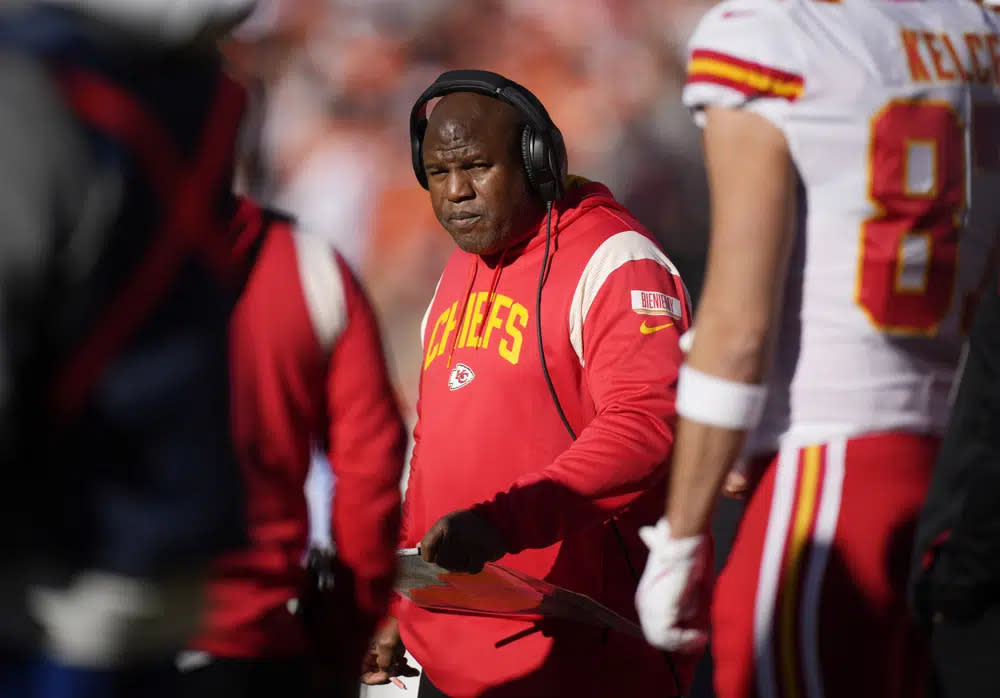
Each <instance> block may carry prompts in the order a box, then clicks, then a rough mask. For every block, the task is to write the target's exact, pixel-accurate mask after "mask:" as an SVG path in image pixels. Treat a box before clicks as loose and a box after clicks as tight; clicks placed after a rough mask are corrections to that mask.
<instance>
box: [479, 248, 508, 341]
mask: <svg viewBox="0 0 1000 698" xmlns="http://www.w3.org/2000/svg"><path fill="white" fill-rule="evenodd" d="M508 249H510V248H509V247H505V248H504V251H503V252H501V253H500V259H499V261H497V266H496V268H495V269H494V270H493V278H492V279H491V280H490V292H489V295H487V296H486V309H485V310H484V311H483V322H484V323H486V322H489V317H490V313H491V312H493V299H494V298H496V295H497V286H499V285H500V271H501V270H502V269H503V260H504V257H506V256H507V250H508ZM485 334H486V333H485V332H483V331H482V328H480V331H479V339H477V340H476V349H481V348H482V346H483V335H485Z"/></svg>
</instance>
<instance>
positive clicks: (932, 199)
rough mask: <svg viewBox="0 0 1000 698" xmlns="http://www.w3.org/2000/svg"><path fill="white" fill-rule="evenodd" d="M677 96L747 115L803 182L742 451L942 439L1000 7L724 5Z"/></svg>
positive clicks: (994, 184)
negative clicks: (753, 423) (784, 442)
mask: <svg viewBox="0 0 1000 698" xmlns="http://www.w3.org/2000/svg"><path fill="white" fill-rule="evenodd" d="M690 49H691V53H690V62H689V64H688V78H687V84H686V86H685V88H684V102H685V104H686V105H687V106H689V107H690V108H691V109H692V110H693V111H694V113H695V117H696V120H700V116H702V114H701V111H702V109H704V108H705V107H709V106H713V105H717V106H724V107H730V108H740V109H749V110H752V111H754V112H756V113H758V114H760V115H761V116H763V117H765V118H767V119H768V120H770V121H771V122H772V123H773V124H775V125H776V126H777V127H778V128H780V129H781V131H782V132H783V133H784V135H785V137H786V139H787V142H788V145H789V149H790V151H791V154H792V158H793V160H794V162H795V166H796V168H797V170H798V174H799V177H800V180H801V190H800V196H799V201H800V214H801V215H800V221H799V229H798V233H797V238H796V241H795V247H794V251H793V257H792V262H791V265H790V271H789V273H788V279H787V281H786V285H785V296H784V305H783V309H782V319H781V327H780V335H779V340H778V347H779V348H778V351H777V355H776V357H775V363H774V365H773V367H772V368H771V372H770V376H769V385H770V393H769V398H768V406H767V409H766V411H765V417H764V420H763V422H762V424H761V427H760V428H759V429H758V431H757V433H756V434H754V435H752V436H751V439H750V441H751V450H758V449H762V448H771V447H773V446H775V445H777V443H778V442H779V441H780V440H781V439H783V438H794V439H803V440H818V439H825V438H830V437H833V436H838V435H857V434H861V433H867V432H877V431H885V430H906V431H916V432H922V433H940V432H941V431H942V430H943V429H944V426H945V423H946V419H947V415H948V409H949V405H948V392H949V388H950V386H951V383H952V380H953V378H954V374H955V370H956V366H957V363H958V360H959V355H960V352H961V347H962V344H963V341H964V330H965V329H966V325H967V322H968V319H969V317H968V316H969V315H970V312H969V311H970V309H971V308H972V307H973V305H974V300H975V299H974V294H975V291H976V290H977V288H978V287H979V285H980V283H981V281H982V280H983V278H984V274H985V273H986V271H987V265H988V258H989V256H990V254H991V252H992V249H993V243H994V239H995V236H996V232H997V230H998V222H1000V16H998V15H997V14H995V13H994V12H993V11H991V10H990V9H988V8H984V7H982V6H981V5H979V4H977V3H975V2H973V1H972V0H895V1H892V0H728V1H727V2H723V3H721V4H719V5H717V6H716V7H714V8H713V9H712V10H710V11H709V12H708V14H707V15H706V16H705V17H704V18H703V19H702V21H701V23H700V24H699V26H698V28H697V29H696V31H695V33H694V36H693V37H692V39H691V43H690Z"/></svg>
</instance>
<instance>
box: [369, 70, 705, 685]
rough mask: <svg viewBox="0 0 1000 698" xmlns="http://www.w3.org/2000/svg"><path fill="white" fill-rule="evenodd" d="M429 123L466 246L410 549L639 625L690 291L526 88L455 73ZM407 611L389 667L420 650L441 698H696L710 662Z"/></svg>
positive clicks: (429, 351)
mask: <svg viewBox="0 0 1000 698" xmlns="http://www.w3.org/2000/svg"><path fill="white" fill-rule="evenodd" d="M442 95H443V97H442V99H441V100H440V102H438V104H437V106H436V107H435V108H434V110H433V112H432V113H431V115H430V118H429V120H428V119H427V118H426V117H425V116H424V115H425V114H426V110H425V105H426V103H427V101H428V100H430V99H432V98H434V97H438V96H442ZM411 127H412V131H411V132H412V134H413V143H414V151H415V152H414V168H415V170H416V174H417V178H418V179H419V180H420V181H421V183H422V184H424V185H425V186H426V187H427V188H428V189H429V191H430V197H431V203H432V206H433V208H434V212H435V214H436V215H437V218H438V220H439V221H440V222H441V225H442V226H443V227H444V228H445V229H446V230H447V231H448V233H449V234H450V235H451V236H452V238H454V240H455V243H456V244H457V246H458V248H459V249H458V250H457V251H456V252H455V254H454V255H453V256H452V258H451V259H450V260H449V262H448V265H447V266H446V268H445V270H444V273H443V275H442V277H441V280H440V282H439V284H438V288H437V291H436V293H435V295H434V299H433V300H432V302H431V304H430V307H429V308H428V311H427V314H426V316H425V318H424V323H423V348H424V361H423V372H422V375H421V382H420V396H419V402H418V422H417V426H416V430H415V433H414V438H415V449H414V453H413V458H412V461H411V473H410V480H409V489H408V492H407V496H406V502H405V504H404V515H403V518H404V522H403V529H404V534H403V545H404V546H407V547H413V546H417V545H418V544H419V546H420V547H421V550H422V555H423V557H424V559H426V560H428V561H433V562H436V563H437V564H439V565H441V566H443V567H446V568H448V569H451V570H458V571H476V570H478V569H481V568H482V566H483V564H484V563H485V562H487V561H497V560H499V561H500V563H501V564H504V565H507V566H509V567H511V568H514V569H517V570H520V571H523V572H525V573H527V574H529V575H533V576H535V577H539V578H544V579H546V580H548V581H550V582H552V583H554V584H558V585H560V586H564V587H568V588H569V589H572V590H574V591H577V592H581V593H584V594H587V595H589V596H591V597H593V598H594V599H596V600H597V601H599V602H601V603H603V604H605V605H606V606H608V607H610V608H612V609H614V610H615V611H617V612H618V613H621V614H622V615H625V616H626V617H629V618H631V619H633V620H634V619H635V618H636V615H635V611H634V609H633V606H632V602H631V599H632V596H633V594H634V591H635V587H636V583H637V580H638V577H637V574H636V571H637V570H638V569H640V568H641V566H642V564H643V563H644V561H645V553H644V546H643V545H642V543H641V542H640V541H639V538H638V534H637V529H638V528H639V527H640V526H642V525H645V524H648V523H649V522H652V521H655V520H656V518H657V516H658V513H659V512H658V511H657V501H658V499H659V498H660V497H662V496H663V494H664V487H665V484H664V483H665V479H666V474H667V471H666V468H665V466H664V463H665V461H666V460H667V457H668V455H669V453H670V448H671V444H672V440H673V434H672V429H673V423H674V418H675V414H674V393H675V385H676V382H677V371H678V366H679V364H680V362H681V350H680V348H679V347H678V338H679V337H680V335H681V333H683V332H684V331H685V330H686V329H687V327H688V323H689V321H690V317H689V314H690V310H689V308H688V301H687V298H686V294H685V290H684V286H683V283H682V282H681V279H680V277H679V276H678V274H677V271H676V269H675V268H674V266H673V265H672V264H671V262H670V260H669V259H667V257H666V255H665V254H664V253H663V251H662V250H661V249H660V248H659V246H658V245H657V243H656V242H655V241H654V240H653V238H652V237H651V235H650V234H649V233H648V232H647V231H646V230H645V229H644V228H643V227H642V226H641V225H640V224H639V222H638V221H636V220H635V219H634V218H633V217H632V216H631V215H630V214H629V212H628V211H626V210H625V209H624V207H622V206H621V204H619V203H618V202H617V201H615V200H614V198H613V197H612V195H611V193H610V192H609V191H608V190H607V188H605V187H604V186H603V185H601V184H597V183H591V182H585V181H583V180H581V179H580V178H575V177H566V175H565V171H566V170H565V167H566V165H565V163H566V156H565V147H564V146H563V144H562V138H561V136H560V135H559V132H558V130H557V129H556V127H555V126H554V124H552V122H551V120H550V119H549V116H548V114H547V113H546V112H545V109H544V107H542V105H541V104H540V103H539V102H538V100H537V99H536V98H534V96H533V95H531V93H529V92H528V91H527V90H525V89H524V88H522V87H520V86H519V85H516V84H514V83H512V82H510V81H508V80H506V79H505V78H503V77H501V76H498V75H496V74H493V73H485V72H482V71H454V72H452V73H446V74H445V75H443V76H441V78H439V79H438V81H437V82H436V83H435V84H434V85H432V86H431V88H430V89H429V90H428V91H427V92H425V93H424V95H423V96H422V97H421V99H420V100H419V101H418V102H417V105H416V106H415V107H414V117H413V120H412V122H411ZM543 267H544V268H545V269H546V272H545V274H544V277H543V280H544V287H543V289H542V290H541V292H540V290H539V280H540V275H541V273H542V270H543ZM539 293H541V295H540V299H539ZM539 308H540V312H539ZM539 330H541V332H542V336H543V338H544V340H543V341H540V340H539V336H538V333H539ZM539 344H541V345H542V346H543V347H544V356H540V353H539ZM549 381H551V389H550V387H549ZM557 405H558V409H557ZM619 533H620V536H619ZM394 612H395V617H396V618H397V619H398V634H396V633H397V631H396V624H395V623H393V622H390V623H388V624H387V625H386V627H385V628H384V629H383V632H382V633H381V635H382V637H381V642H380V643H379V651H378V652H377V653H376V654H377V655H380V656H378V660H379V664H380V666H381V667H382V668H383V669H385V670H386V673H388V674H391V673H393V670H394V668H396V667H398V665H399V662H398V661H395V662H394V660H395V659H396V657H398V647H399V645H398V642H399V637H400V636H401V638H402V641H403V643H405V646H406V648H407V649H408V650H409V651H410V652H411V653H412V654H413V656H414V657H415V658H416V659H417V661H419V662H420V664H421V665H422V666H423V669H424V674H423V676H422V678H421V687H420V696H441V695H446V696H454V697H456V698H457V697H458V696H480V695H486V696H563V695H566V696H612V695H623V696H624V695H640V694H645V693H647V692H649V691H655V692H656V693H657V695H680V694H681V693H682V692H683V690H684V689H685V688H686V687H687V685H688V684H689V682H690V678H691V676H692V673H693V670H694V662H695V661H696V659H697V657H687V658H682V657H677V658H674V660H673V662H672V663H671V662H670V661H669V658H668V657H665V656H663V655H661V654H660V653H659V652H658V651H656V650H654V649H653V648H651V647H650V646H648V645H646V644H645V643H644V642H642V640H640V639H634V638H631V637H626V636H624V635H618V634H607V633H605V632H603V631H601V630H595V629H592V628H590V627H588V626H584V625H580V624H576V623H572V622H562V621H553V620H546V621H545V622H544V623H543V626H542V627H543V632H534V633H532V632H530V630H531V629H532V623H530V622H525V621H523V620H513V619H505V618H487V617H479V616H468V615H452V614H442V613H432V612H428V611H425V610H422V609H420V608H417V607H415V606H414V605H413V604H411V603H409V602H408V601H405V600H401V601H400V602H399V603H398V604H397V605H396V607H395V608H394ZM515 636H518V637H519V639H513V641H509V642H506V643H501V646H500V647H497V643H500V641H502V640H505V639H507V640H511V638H514V637H515ZM394 648H395V649H396V652H395V653H394V652H393V649H394Z"/></svg>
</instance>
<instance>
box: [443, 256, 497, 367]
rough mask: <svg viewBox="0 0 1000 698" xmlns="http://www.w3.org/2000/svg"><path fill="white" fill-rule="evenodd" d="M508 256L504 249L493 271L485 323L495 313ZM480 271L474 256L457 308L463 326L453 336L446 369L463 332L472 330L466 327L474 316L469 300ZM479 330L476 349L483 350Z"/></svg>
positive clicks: (484, 318)
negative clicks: (501, 273)
mask: <svg viewBox="0 0 1000 698" xmlns="http://www.w3.org/2000/svg"><path fill="white" fill-rule="evenodd" d="M508 249H509V248H508ZM506 256H507V249H504V251H503V252H501V253H500V259H499V261H498V262H497V265H496V268H495V269H494V270H493V278H492V279H491V280H490V290H489V295H488V296H487V299H486V309H485V311H484V312H483V321H484V322H486V321H487V320H488V318H489V316H490V313H491V312H492V311H493V299H494V298H496V293H497V287H498V286H499V285H500V271H501V269H503V262H504V258H505V257H506ZM478 270H479V257H478V256H476V255H473V257H472V265H471V266H470V267H469V280H468V281H467V282H466V284H465V294H464V296H463V297H462V302H461V303H460V304H459V305H458V307H457V308H456V312H460V313H462V319H461V324H460V325H459V326H458V327H457V328H456V331H455V332H454V333H453V334H452V336H451V345H450V346H449V347H448V359H447V361H446V362H445V367H446V368H451V359H452V357H453V356H454V355H455V348H456V347H457V345H458V339H459V336H460V335H462V334H463V332H468V331H469V329H470V328H469V327H466V322H468V323H469V325H471V324H472V316H473V314H474V312H473V310H472V309H471V308H469V298H471V296H472V287H473V286H474V285H475V283H476V272H477V271H478ZM467 316H468V317H467ZM479 329H480V335H479V337H478V339H476V349H481V348H482V346H483V335H482V328H479ZM466 346H468V345H466Z"/></svg>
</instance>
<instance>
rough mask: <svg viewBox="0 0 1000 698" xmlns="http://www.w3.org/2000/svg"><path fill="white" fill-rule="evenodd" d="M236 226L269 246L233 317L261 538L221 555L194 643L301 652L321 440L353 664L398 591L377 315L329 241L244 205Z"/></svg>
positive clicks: (398, 463) (239, 425)
mask: <svg viewBox="0 0 1000 698" xmlns="http://www.w3.org/2000/svg"><path fill="white" fill-rule="evenodd" d="M239 228H240V233H239V238H238V239H237V242H236V248H237V251H238V254H242V252H240V251H243V250H246V249H247V248H252V247H253V246H254V245H256V244H259V245H260V248H259V254H258V256H257V259H256V262H255V263H254V265H253V270H252V273H251V274H250V277H249V281H248V283H247V286H246V288H245V290H244V292H243V295H242V296H241V298H240V301H239V304H238V305H237V307H236V309H235V311H234V313H233V316H232V319H231V326H230V352H231V358H230V362H231V368H232V383H233V396H234V397H233V409H232V412H233V430H234V439H235V442H236V449H237V453H238V454H239V456H240V461H241V464H242V466H243V470H244V476H245V484H246V490H247V502H248V508H249V511H248V521H249V529H250V538H251V544H252V548H251V549H250V550H248V551H246V552H242V553H236V554H232V555H229V556H227V557H225V558H224V559H223V560H222V561H221V562H220V563H219V564H218V566H217V572H216V576H215V578H214V580H213V581H212V584H211V586H210V597H209V598H210V605H209V610H208V617H207V619H206V627H205V628H204V631H203V632H202V634H201V635H200V637H199V638H198V639H197V640H196V641H195V642H194V643H193V645H192V647H193V648H194V649H199V650H204V651H207V652H210V653H212V654H215V655H218V656H223V657H282V656H285V657H287V656H296V655H302V654H303V653H304V652H305V639H304V634H303V632H302V628H301V627H300V622H299V621H298V619H296V618H294V617H293V616H291V615H290V614H289V612H288V610H287V608H286V603H287V601H288V600H289V599H290V598H292V597H295V596H297V595H298V593H299V585H300V583H301V582H302V577H303V569H302V558H303V554H304V552H305V547H306V544H307V540H308V534H309V525H308V524H309V521H308V513H307V508H306V501H305V493H304V491H303V486H304V484H305V480H306V475H307V474H308V469H309V463H310V447H311V446H312V444H314V443H319V444H321V445H325V446H326V447H327V454H328V457H329V460H330V463H331V465H332V466H333V470H334V473H335V475H336V478H337V485H336V493H335V496H334V500H333V510H332V527H333V531H332V538H333V541H334V543H335V545H336V548H337V557H338V560H339V563H340V568H339V569H338V570H337V573H338V575H339V576H338V577H337V578H336V580H335V587H334V593H335V594H339V595H340V596H339V597H338V598H337V599H336V602H335V605H336V607H337V608H338V609H339V617H338V619H337V623H336V627H331V628H330V632H331V636H332V637H334V638H336V640H337V642H338V644H339V645H340V646H341V647H343V653H344V661H345V662H347V663H348V664H349V665H350V666H351V667H353V668H355V669H356V667H357V666H360V661H361V655H362V654H363V652H364V650H365V648H366V646H367V642H368V639H369V638H370V637H371V633H372V631H373V628H374V623H375V621H376V620H377V619H378V618H380V617H382V615H383V614H384V613H385V610H386V606H387V605H388V601H389V598H390V595H391V593H392V580H393V575H394V571H395V544H396V541H397V537H398V525H399V503H400V494H399V480H400V477H401V475H402V466H403V457H404V449H405V445H406V431H405V427H404V425H403V422H402V419H401V417H400V415H399V411H398V409H397V405H396V402H395V398H394V394H393V392H392V388H391V385H390V382H389V378H388V375H387V371H386V366H385V361H384V358H383V353H382V347H381V342H380V339H379V332H378V325H377V323H376V321H375V317H374V314H373V312H372V309H371V307H370V305H369V303H368V301H367V300H366V298H365V296H364V293H363V292H362V289H361V287H360V285H359V284H358V282H357V280H356V279H355V278H354V275H353V274H352V273H351V271H350V269H349V268H348V267H347V265H346V264H345V263H344V260H343V259H342V258H341V257H340V255H338V254H336V253H335V252H334V251H333V249H332V248H331V247H330V246H329V245H328V244H327V243H326V242H324V241H323V240H322V239H320V238H317V237H313V236H310V235H307V234H303V233H299V232H297V231H293V229H292V227H291V226H290V225H289V224H287V223H285V222H283V221H281V220H276V219H274V218H273V217H272V216H269V215H262V212H261V211H260V210H259V209H258V208H257V207H256V206H254V205H253V204H251V203H250V202H247V201H244V202H243V205H242V208H241V212H240V216H239ZM261 235H263V236H264V238H263V240H262V242H258V241H259V239H260V236H261ZM352 670H353V669H352Z"/></svg>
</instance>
